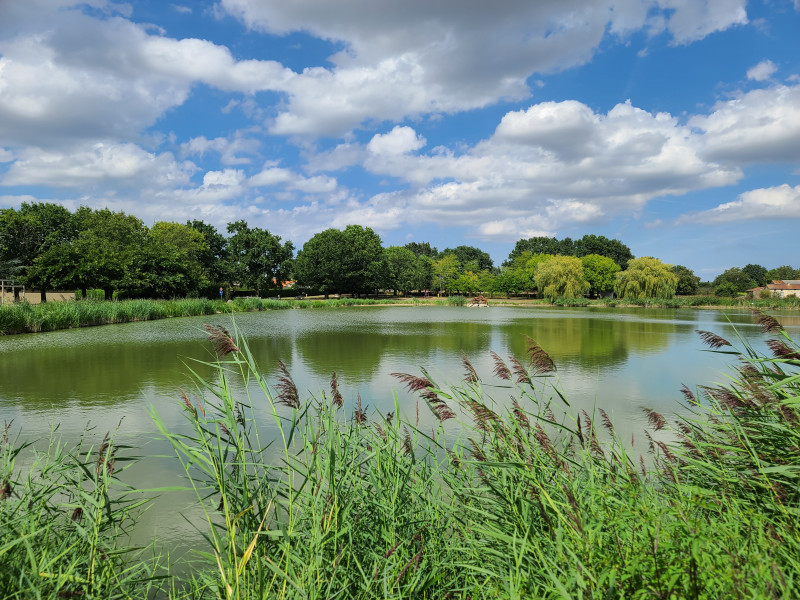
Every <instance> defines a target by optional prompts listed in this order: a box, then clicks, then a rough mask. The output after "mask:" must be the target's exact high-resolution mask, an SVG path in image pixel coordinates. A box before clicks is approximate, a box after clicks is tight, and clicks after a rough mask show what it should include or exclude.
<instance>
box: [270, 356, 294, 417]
mask: <svg viewBox="0 0 800 600" xmlns="http://www.w3.org/2000/svg"><path fill="white" fill-rule="evenodd" d="M278 371H280V373H281V375H280V377H278V383H277V384H275V389H277V390H278V397H277V398H276V399H275V402H277V403H278V404H283V405H284V406H288V407H290V408H300V394H299V393H298V392H297V386H296V385H295V384H294V379H292V375H291V373H289V369H287V368H286V365H285V364H283V361H282V360H279V361H278Z"/></svg>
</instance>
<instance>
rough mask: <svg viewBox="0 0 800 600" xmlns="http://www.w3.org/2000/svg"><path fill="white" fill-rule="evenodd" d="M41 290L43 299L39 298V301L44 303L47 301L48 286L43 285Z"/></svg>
mask: <svg viewBox="0 0 800 600" xmlns="http://www.w3.org/2000/svg"><path fill="white" fill-rule="evenodd" d="M41 292H42V293H41V299H40V300H39V302H41V303H42V304H44V303H45V302H47V288H46V287H43V288H42V289H41Z"/></svg>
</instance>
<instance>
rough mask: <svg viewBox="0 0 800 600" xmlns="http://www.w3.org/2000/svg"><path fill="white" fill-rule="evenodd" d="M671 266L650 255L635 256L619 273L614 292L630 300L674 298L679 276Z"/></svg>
mask: <svg viewBox="0 0 800 600" xmlns="http://www.w3.org/2000/svg"><path fill="white" fill-rule="evenodd" d="M670 266H671V265H666V264H664V263H662V262H661V261H660V260H658V259H657V258H653V257H650V256H644V257H642V258H635V259H633V260H631V261H629V262H628V268H627V269H626V270H625V271H622V272H621V273H617V282H616V284H615V285H614V292H615V293H616V294H617V296H619V297H620V298H628V299H630V300H644V299H645V298H672V297H673V296H674V295H675V290H676V289H677V287H678V277H677V276H676V275H675V273H673V272H672V271H671V270H670Z"/></svg>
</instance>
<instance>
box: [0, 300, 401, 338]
mask: <svg viewBox="0 0 800 600" xmlns="http://www.w3.org/2000/svg"><path fill="white" fill-rule="evenodd" d="M398 302H403V300H400V299H398V300H392V299H380V300H375V299H370V298H360V299H359V298H341V299H331V300H294V299H285V300H277V299H275V298H265V299H261V298H236V299H235V300H233V301H231V302H223V301H221V300H207V299H203V298H193V299H183V300H122V301H112V302H105V301H94V300H76V301H69V302H47V303H45V304H29V303H27V302H19V303H16V304H10V305H4V306H0V335H12V334H19V333H38V332H42V331H55V330H59V329H72V328H77V327H92V326H96V325H110V324H114V323H129V322H132V321H152V320H156V319H165V318H170V317H193V316H202V315H212V314H215V313H234V312H254V311H266V310H287V309H292V308H342V307H347V306H372V305H378V304H397V303H398Z"/></svg>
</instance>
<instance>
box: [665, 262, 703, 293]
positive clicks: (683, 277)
mask: <svg viewBox="0 0 800 600" xmlns="http://www.w3.org/2000/svg"><path fill="white" fill-rule="evenodd" d="M671 270H672V272H673V273H675V275H676V276H677V277H678V287H677V288H676V289H675V293H676V294H678V295H681V296H691V295H692V294H696V293H697V289H698V288H699V287H700V278H699V277H698V276H697V275H695V274H694V271H692V270H691V269H689V268H688V267H684V266H683V265H675V266H674V267H672V269H671Z"/></svg>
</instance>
